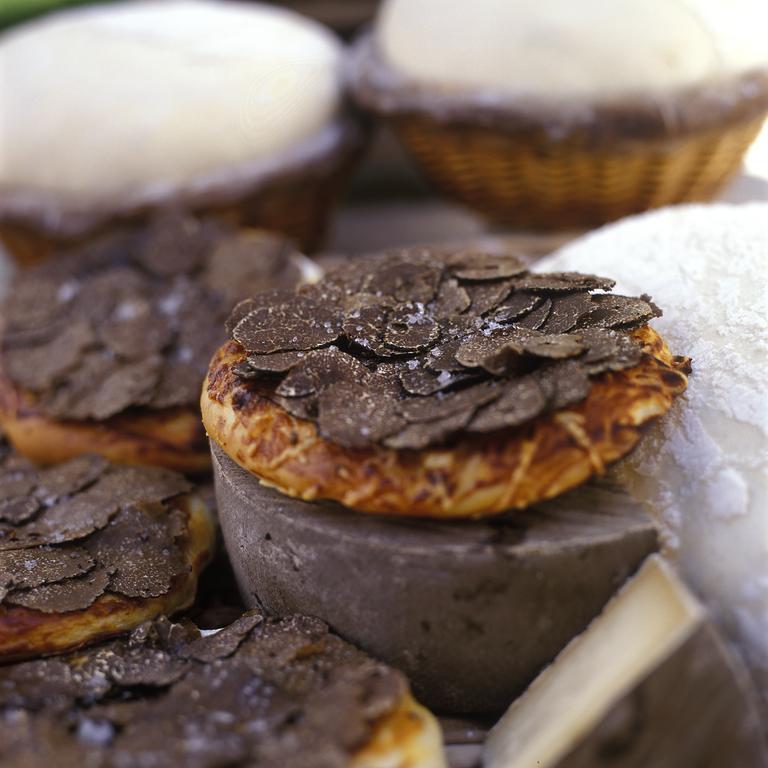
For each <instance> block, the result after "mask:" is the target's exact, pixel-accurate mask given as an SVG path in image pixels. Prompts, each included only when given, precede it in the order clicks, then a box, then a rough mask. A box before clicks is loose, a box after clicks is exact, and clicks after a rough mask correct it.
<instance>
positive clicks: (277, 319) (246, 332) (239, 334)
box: [232, 295, 341, 355]
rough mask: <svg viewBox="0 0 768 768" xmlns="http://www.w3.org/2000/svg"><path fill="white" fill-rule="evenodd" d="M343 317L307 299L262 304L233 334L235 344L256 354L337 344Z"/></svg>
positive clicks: (292, 298) (238, 325) (299, 298)
mask: <svg viewBox="0 0 768 768" xmlns="http://www.w3.org/2000/svg"><path fill="white" fill-rule="evenodd" d="M340 332H341V317H340V316H339V313H338V312H337V311H336V310H334V309H328V308H326V307H323V306H322V305H320V304H318V303H316V302H314V301H312V300H311V299H308V298H306V297H304V296H298V295H294V296H291V297H290V298H288V299H286V300H285V301H280V302H277V303H274V304H268V305H265V304H263V305H260V306H259V307H257V308H256V309H254V310H252V311H251V312H250V313H249V314H247V315H246V316H245V317H243V319H242V320H240V322H239V323H238V324H237V325H236V326H235V328H234V330H233V331H232V337H233V338H234V339H235V341H238V342H240V344H242V345H243V347H245V349H246V350H247V351H248V352H250V353H253V354H259V355H265V354H270V353H272V352H287V351H291V350H298V349H303V350H308V349H315V348H316V347H322V346H324V345H326V344H330V343H331V342H334V341H336V339H337V338H338V337H339V333H340Z"/></svg>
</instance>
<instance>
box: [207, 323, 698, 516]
mask: <svg viewBox="0 0 768 768" xmlns="http://www.w3.org/2000/svg"><path fill="white" fill-rule="evenodd" d="M635 336H636V338H638V339H639V340H640V341H641V342H642V344H643V348H644V352H645V354H644V355H643V358H642V360H641V362H640V363H639V364H638V365H636V366H634V367H633V368H629V369H627V370H624V371H611V372H607V373H603V374H601V375H599V376H598V377H596V378H595V379H594V381H593V385H592V388H591V390H590V393H589V395H588V396H587V397H586V399H585V400H583V401H582V402H581V403H579V404H577V405H575V406H572V407H569V408H564V409H561V410H558V411H555V412H552V413H548V414H545V415H543V416H540V417H539V418H537V419H535V420H534V421H532V422H531V423H529V424H525V425H523V426H521V427H518V428H513V429H509V430H503V431H500V432H496V433H493V434H489V435H472V436H464V437H463V438H462V439H461V440H460V441H457V442H456V443H455V444H447V445H446V446H443V447H430V448H426V449H424V450H419V451H397V450H393V449H390V448H384V447H381V446H374V447H372V448H369V449H364V450H352V449H348V448H344V447H342V446H340V445H338V444H335V443H332V442H330V441H328V440H325V439H323V438H322V437H320V435H319V434H318V432H317V428H316V426H315V424H314V423H313V422H310V421H306V420H303V419H298V418H296V417H294V416H292V415H290V414H289V413H287V412H286V411H285V410H284V409H282V408H281V407H279V406H278V405H276V404H275V403H273V402H272V401H270V400H268V399H266V398H265V397H263V396H261V395H259V394H257V393H256V392H254V391H253V389H252V388H249V386H248V384H247V383H246V382H243V381H242V380H240V379H239V378H238V377H237V376H236V375H235V374H234V373H233V371H232V366H233V364H234V363H237V362H239V361H240V360H242V358H243V357H244V352H243V350H242V348H241V347H240V345H239V344H237V343H236V342H234V341H230V342H227V343H226V344H225V345H223V346H222V347H221V348H220V349H219V350H218V352H217V353H216V355H215V356H214V358H213V360H212V361H211V366H210V368H209V371H208V376H207V379H206V383H205V385H204V387H203V394H202V398H201V407H202V413H203V423H204V424H205V428H206V430H207V432H208V435H209V436H210V438H211V439H212V440H214V441H215V442H216V443H217V444H218V445H219V446H221V448H222V449H223V450H224V452H225V453H226V454H227V455H229V456H230V457H231V458H232V459H233V460H234V461H235V462H237V463H238V464H239V465H240V466H242V467H243V468H244V469H247V470H248V471H250V472H252V473H253V474H254V475H256V476H257V477H258V478H259V479H260V480H261V482H263V483H265V484H267V485H271V486H273V487H275V488H277V489H278V490H280V491H282V492H283V493H285V494H287V495H289V496H294V497H298V498H301V499H304V500H306V501H311V500H315V499H332V500H334V501H337V502H339V503H341V504H343V505H345V506H347V507H350V508H352V509H355V510H358V511H360V512H370V513H378V514H391V515H413V516H420V517H434V518H448V517H454V518H460V517H484V516H489V515H494V514H498V513H500V512H504V511H505V510H509V509H522V508H525V507H527V506H530V505H531V504H534V503H536V502H539V501H543V500H545V499H550V498H552V497H554V496H557V495H559V494H561V493H563V492H564V491H567V490H569V489H570V488H573V487H575V486H578V485H581V484H582V483H584V482H585V481H586V480H588V479H589V478H590V477H591V476H593V475H601V474H603V473H604V472H605V470H606V468H607V466H608V465H609V464H611V463H612V462H614V461H617V460H618V459H620V458H621V457H623V456H625V455H626V454H627V453H629V452H630V451H631V450H632V449H633V448H634V447H635V445H636V444H637V442H638V440H639V439H640V437H641V435H642V433H643V431H644V429H645V428H646V427H647V426H648V425H649V424H650V422H652V421H653V420H654V419H656V418H658V417H659V416H661V415H662V414H663V413H664V412H665V411H667V410H668V409H669V407H670V406H671V405H672V401H673V400H674V398H675V397H676V396H677V395H679V394H680V393H682V392H683V391H684V390H685V388H686V387H687V384H688V378H687V375H686V373H687V371H688V370H689V365H690V363H689V361H688V360H687V358H677V357H674V356H673V355H672V354H671V352H670V351H669V348H668V347H667V345H666V343H665V342H664V340H663V339H662V338H661V336H659V335H658V334H657V333H656V332H655V331H654V330H652V329H651V328H648V327H644V328H641V329H639V330H637V331H635Z"/></svg>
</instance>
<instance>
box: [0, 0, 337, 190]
mask: <svg viewBox="0 0 768 768" xmlns="http://www.w3.org/2000/svg"><path fill="white" fill-rule="evenodd" d="M340 66H341V46H340V43H339V42H338V41H337V40H336V38H335V37H334V36H333V35H332V34H331V33H330V32H329V31H327V30H326V29H325V28H324V27H322V26H320V25H319V24H316V23H315V22H312V21H310V20H308V19H304V18H303V17H301V16H299V15H298V14H295V13H292V12H289V11H285V10H281V9H278V8H274V7H271V6H268V5H262V4H258V3H252V4H245V3H243V4H241V3H227V2H211V1H210V0H168V1H167V2H164V1H162V0H161V1H158V0H143V1H142V2H137V3H126V4H124V5H123V4H120V5H106V6H99V7H94V8H87V9H78V10H73V11H68V12H64V13H60V14H54V15H53V16H50V17H46V18H45V19H43V20H42V21H39V22H35V23H33V24H29V25H26V26H22V27H20V28H19V29H18V30H17V31H13V32H12V33H10V34H9V35H7V36H6V37H4V38H3V39H2V41H0V104H2V120H0V189H2V187H7V188H11V187H14V188H17V187H21V188H23V189H32V190H45V191H48V192H54V193H57V192H60V193H62V194H66V195H67V196H68V199H71V200H75V201H90V200H94V201H98V200H100V199H101V198H102V197H103V196H104V195H110V194H113V193H125V192H134V191H136V190H137V189H142V188H144V187H146V186H148V185H152V184H153V183H155V184H158V185H160V186H161V187H162V186H168V185H180V184H181V185H183V184H184V182H186V181H189V180H191V179H194V178H196V177H198V176H200V175H204V174H207V173H211V172H216V171H220V170H222V169H227V168H230V167H237V166H238V165H240V164H243V163H254V162H257V161H260V160H268V159H270V158H274V157H275V156H277V155H280V154H281V153H285V152H286V151H289V150H290V149H291V148H292V147H294V146H295V145H297V144H300V143H301V142H304V141H306V140H307V139H310V138H312V137H314V136H316V135H317V134H319V133H321V132H322V131H323V129H324V128H326V126H328V124H329V123H330V122H331V121H333V119H334V118H335V116H336V114H337V111H338V108H339V103H340V97H341V86H340Z"/></svg>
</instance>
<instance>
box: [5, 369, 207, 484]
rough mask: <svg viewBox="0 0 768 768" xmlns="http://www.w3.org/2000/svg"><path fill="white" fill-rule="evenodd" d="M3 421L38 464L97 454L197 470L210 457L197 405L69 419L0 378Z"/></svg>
mask: <svg viewBox="0 0 768 768" xmlns="http://www.w3.org/2000/svg"><path fill="white" fill-rule="evenodd" d="M0 426H2V428H3V431H4V432H5V434H6V436H7V437H8V439H9V440H10V442H11V443H12V444H13V446H14V448H15V449H16V450H17V451H18V452H19V453H20V454H22V456H25V457H26V458H28V459H30V460H31V461H34V462H35V463H37V464H57V463H59V462H62V461H67V460H69V459H73V458H75V457H76V456H81V455H82V454H84V453H98V454H100V455H102V456H104V457H105V458H106V459H108V460H109V461H113V462H115V463H116V464H139V465H146V466H157V467H165V468H167V469H173V470H176V471H177V472H184V473H188V474H195V473H199V472H207V471H209V470H210V466H211V460H210V455H209V452H208V448H207V446H206V444H205V439H204V435H203V431H202V429H201V428H200V417H199V416H198V414H197V413H196V412H195V410H194V409H193V408H182V407H179V408H163V409H158V410H151V409H149V408H134V409H131V410H129V411H127V412H125V413H120V414H117V415H116V416H112V417H111V418H109V419H105V420H104V421H68V420H64V419H57V418H55V417H53V416H51V415H50V414H47V413H46V412H45V409H44V408H43V407H42V406H41V405H39V403H38V402H36V399H35V396H34V395H33V394H32V393H31V392H27V391H25V390H23V389H21V388H19V387H17V386H15V385H14V384H13V382H11V381H10V380H9V379H8V378H6V377H0Z"/></svg>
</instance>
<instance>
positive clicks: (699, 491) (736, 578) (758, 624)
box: [540, 203, 768, 704]
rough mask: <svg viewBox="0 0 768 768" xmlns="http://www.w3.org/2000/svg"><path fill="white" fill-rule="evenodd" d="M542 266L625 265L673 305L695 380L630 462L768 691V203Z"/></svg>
mask: <svg viewBox="0 0 768 768" xmlns="http://www.w3.org/2000/svg"><path fill="white" fill-rule="evenodd" d="M540 268H541V269H542V270H544V269H547V270H549V269H577V270H583V271H587V272H597V273H598V274H607V275H611V276H612V277H615V278H617V279H618V281H619V285H618V286H617V289H616V290H621V291H626V292H629V293H631V294H633V295H637V294H638V293H642V292H647V293H650V294H651V295H652V296H653V299H654V301H656V302H657V303H658V304H659V306H660V307H661V308H662V309H663V311H664V316H663V317H662V318H660V319H659V320H656V321H654V326H655V328H656V329H657V330H658V331H659V333H661V334H662V335H663V336H664V338H665V339H666V340H667V342H668V343H669V345H670V347H671V348H672V351H673V352H675V353H678V354H686V355H690V357H691V358H692V359H693V374H692V375H691V377H690V383H689V387H688V391H687V393H686V395H685V396H684V397H681V398H678V401H677V402H675V404H674V405H673V406H672V409H671V410H670V412H669V413H668V414H667V415H666V416H665V417H664V418H663V419H661V421H660V422H659V424H658V425H657V426H656V427H655V429H654V430H653V431H652V432H651V434H649V435H648V437H647V438H646V439H645V441H643V442H641V444H640V447H639V448H638V449H637V451H636V452H635V453H634V454H633V455H632V456H630V457H629V458H628V459H627V460H626V461H625V462H624V464H623V466H622V467H621V470H620V471H621V474H622V476H623V479H624V480H625V481H626V483H627V485H628V486H629V489H630V491H631V492H632V493H633V494H634V495H636V496H637V497H639V498H640V499H641V500H643V501H644V502H646V503H647V504H648V505H649V507H650V508H651V510H652V511H653V512H654V513H655V514H656V515H657V517H658V519H659V520H660V521H661V523H662V526H663V531H664V535H665V539H666V542H665V543H666V545H667V550H668V553H669V554H670V555H671V556H672V557H673V558H674V559H675V560H676V561H677V563H678V565H679V567H680V569H681V571H682V573H683V574H684V576H685V577H686V578H687V579H688V581H689V582H690V583H691V585H692V586H693V587H694V588H695V589H697V590H698V591H699V592H700V594H701V595H702V596H703V597H704V598H705V599H706V600H707V601H708V602H709V604H710V606H711V607H712V608H713V610H714V611H715V613H716V615H717V617H718V618H719V619H720V620H721V621H722V622H723V623H724V624H725V626H726V627H727V628H728V629H729V630H730V631H731V633H732V636H733V637H735V638H736V639H737V640H739V641H740V643H741V645H742V647H743V649H744V650H745V652H746V655H747V657H748V660H749V661H750V663H751V665H752V667H753V670H754V671H755V673H756V676H757V678H758V681H759V683H760V685H761V686H762V693H763V696H764V698H765V701H766V704H768V383H767V382H768V204H762V203H755V204H749V205H741V206H729V205H710V206H683V207H679V208H667V209H664V210H661V211H658V212H655V213H648V214H644V215H642V216H637V217H633V218H630V219H626V220H624V221H622V222H619V223H617V224H614V225H611V226H608V227H605V228H604V229H602V230H600V231H598V232H596V233H594V234H592V235H588V236H586V237H583V238H581V239H579V240H578V241H576V242H575V243H573V244H571V245H569V246H566V247H565V248H564V249H561V250H560V251H559V252H558V253H556V254H555V255H554V256H552V257H549V258H548V259H545V260H544V261H543V262H542V263H541V267H540Z"/></svg>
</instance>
